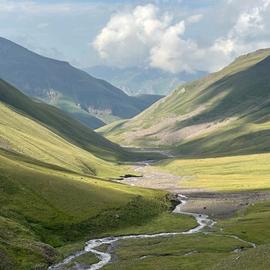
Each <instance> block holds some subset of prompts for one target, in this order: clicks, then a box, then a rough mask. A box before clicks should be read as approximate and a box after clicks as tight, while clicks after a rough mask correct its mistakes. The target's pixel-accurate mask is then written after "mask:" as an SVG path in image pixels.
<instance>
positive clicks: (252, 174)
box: [157, 154, 270, 191]
mask: <svg viewBox="0 0 270 270" xmlns="http://www.w3.org/2000/svg"><path fill="white" fill-rule="evenodd" d="M269 158H270V154H258V155H246V156H244V155H243V156H234V157H219V158H205V159H177V160H169V161H164V162H160V163H159V164H158V165H157V166H158V167H160V168H161V169H163V170H166V171H169V172H170V173H173V174H176V175H179V176H182V177H183V181H182V183H181V184H182V185H183V186H185V187H190V188H203V189H211V190H218V191H245V190H259V189H270V164H269Z"/></svg>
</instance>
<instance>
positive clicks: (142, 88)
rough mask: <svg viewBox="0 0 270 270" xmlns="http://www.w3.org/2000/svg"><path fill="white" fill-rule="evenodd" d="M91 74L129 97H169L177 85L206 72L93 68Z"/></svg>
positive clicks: (88, 69) (90, 69) (90, 70)
mask: <svg viewBox="0 0 270 270" xmlns="http://www.w3.org/2000/svg"><path fill="white" fill-rule="evenodd" d="M85 71H87V72H88V73H89V74H91V75H93V76H95V77H97V78H100V79H104V80H106V81H108V82H110V83H112V84H113V85H115V86H117V87H118V88H120V89H122V90H123V91H125V92H126V93H127V94H129V95H133V96H136V95H139V94H154V95H167V94H169V93H170V92H171V91H172V90H173V89H174V88H175V87H176V86H177V85H179V84H182V83H184V82H187V81H193V80H195V79H198V78H200V77H203V76H205V75H206V74H207V73H206V72H203V71H201V72H199V71H197V72H193V73H187V72H181V73H176V74H173V73H169V72H165V71H162V70H159V69H154V68H140V67H127V68H117V67H109V66H93V67H89V68H86V69H85Z"/></svg>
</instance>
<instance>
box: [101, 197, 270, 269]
mask: <svg viewBox="0 0 270 270" xmlns="http://www.w3.org/2000/svg"><path fill="white" fill-rule="evenodd" d="M269 218H270V202H269V201H267V202H262V203H258V204H255V205H254V206H251V207H249V208H248V209H246V210H245V211H244V212H243V211H242V212H239V213H238V215H237V216H236V217H234V218H230V219H225V220H219V221H218V224H217V227H216V232H214V233H210V234H202V233H199V234H194V235H179V236H175V237H169V238H155V239H136V240H134V239H133V240H125V241H121V242H120V243H119V245H117V246H116V248H115V255H116V260H115V261H114V262H113V263H111V264H109V265H108V266H106V267H105V268H104V269H106V270H113V269H117V270H121V269H123V270H124V269H131V270H133V269H134V270H140V269H145V270H148V269H149V270H150V269H153V266H154V267H155V269H162V270H163V269H164V270H175V269H179V270H181V269H187V270H209V269H211V270H229V269H230V270H243V269H245V270H266V269H270V256H269V251H270V232H269V230H268V229H267V228H268V225H269ZM220 228H223V230H222V231H220ZM231 235H236V236H239V237H240V238H241V239H244V240H246V241H251V242H255V243H256V244H257V248H256V249H253V248H250V247H251V246H250V245H249V244H248V243H245V242H243V241H239V240H238V239H235V238H233V237H231ZM236 249H241V250H242V252H238V253H236V252H234V251H235V250H236Z"/></svg>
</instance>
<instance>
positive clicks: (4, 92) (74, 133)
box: [0, 80, 135, 161]
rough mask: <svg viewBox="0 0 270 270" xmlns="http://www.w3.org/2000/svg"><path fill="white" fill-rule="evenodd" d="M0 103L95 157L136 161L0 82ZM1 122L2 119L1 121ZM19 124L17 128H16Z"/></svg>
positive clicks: (58, 111)
mask: <svg viewBox="0 0 270 270" xmlns="http://www.w3.org/2000/svg"><path fill="white" fill-rule="evenodd" d="M0 101H2V102H4V103H5V104H8V105H10V106H12V107H13V108H15V109H16V110H17V111H18V112H20V113H22V114H24V115H26V116H27V117H30V118H32V119H34V120H36V121H38V122H39V123H41V124H42V125H44V126H46V127H48V128H49V129H50V130H51V131H52V132H54V133H57V134H58V135H59V136H61V137H63V138H64V139H66V140H68V141H69V142H71V143H73V144H76V145H77V146H79V147H81V148H83V149H85V150H87V151H89V152H91V153H92V154H94V155H96V156H98V157H101V158H103V159H107V160H114V161H116V160H119V159H125V158H127V159H128V158H135V155H132V154H131V153H129V152H127V151H126V150H124V149H122V148H121V147H119V146H118V145H116V144H114V143H112V142H110V141H108V140H107V139H105V138H103V137H102V136H100V135H98V134H97V133H95V132H94V131H92V130H91V129H90V128H87V127H86V126H84V125H82V124H80V123H79V122H78V121H76V120H74V119H73V118H71V117H69V116H68V115H67V114H66V113H64V112H62V111H60V110H59V109H57V108H55V107H53V106H50V105H47V104H45V103H41V102H36V101H33V100H31V99H30V98H28V97H27V96H25V95H24V94H23V93H21V92H19V91H18V90H17V89H15V88H14V87H12V86H11V85H9V84H8V83H6V82H4V81H2V80H0ZM4 119H5V117H3V119H2V120H4ZM24 119H26V118H24ZM22 124H23V123H22ZM22 124H21V125H22ZM21 125H18V127H20V126H21Z"/></svg>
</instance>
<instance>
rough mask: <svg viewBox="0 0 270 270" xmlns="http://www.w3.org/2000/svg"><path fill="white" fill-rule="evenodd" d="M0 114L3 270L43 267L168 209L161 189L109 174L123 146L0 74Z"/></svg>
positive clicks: (117, 171) (119, 170)
mask: <svg viewBox="0 0 270 270" xmlns="http://www.w3.org/2000/svg"><path fill="white" fill-rule="evenodd" d="M0 114H1V118H0V269H5V270H28V269H44V270H45V269H48V266H49V265H50V264H52V263H54V262H56V261H57V260H61V259H62V258H63V256H64V255H65V256H66V255H67V254H69V253H71V252H73V251H74V247H77V248H78V242H84V241H86V240H87V239H90V238H93V237H97V236H98V235H102V234H106V233H107V234H110V232H111V231H112V230H115V229H123V228H126V227H129V226H131V225H132V226H134V224H142V223H143V222H146V221H147V220H151V218H153V217H155V216H158V215H159V214H160V213H162V212H163V211H166V209H167V204H166V203H165V202H164V196H165V193H164V192H161V191H154V190H145V189H141V188H135V187H130V186H126V185H123V184H119V183H115V182H112V181H109V179H111V178H116V177H117V178H118V177H119V176H121V175H123V174H126V173H128V170H129V168H128V167H127V166H122V165H120V164H119V163H118V158H119V157H121V156H122V155H126V154H127V152H126V151H125V150H124V149H122V148H121V147H119V146H117V145H115V144H113V143H111V142H109V141H108V140H106V139H104V138H102V137H101V136H100V135H98V134H96V133H95V132H93V131H91V130H90V129H89V128H87V127H85V126H84V125H82V124H80V123H78V122H77V121H76V120H74V119H72V118H71V117H69V116H68V115H67V114H66V113H63V112H61V111H60V110H59V109H57V108H55V107H53V106H50V105H47V104H45V103H42V102H40V101H39V102H37V101H33V100H31V99H30V98H28V97H27V96H25V95H24V94H22V93H20V92H19V91H18V90H17V89H15V88H14V87H12V86H11V85H9V84H8V83H6V82H4V81H0ZM104 159H107V160H104ZM108 159H110V160H114V162H109V161H108ZM134 209H135V211H134ZM61 248H62V249H61ZM72 248H73V249H72Z"/></svg>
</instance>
